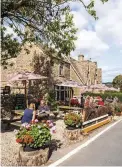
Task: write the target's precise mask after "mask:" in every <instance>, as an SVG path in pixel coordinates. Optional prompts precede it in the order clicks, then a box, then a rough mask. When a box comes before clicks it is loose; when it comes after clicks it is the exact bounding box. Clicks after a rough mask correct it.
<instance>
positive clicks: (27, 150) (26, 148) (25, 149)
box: [23, 146, 40, 152]
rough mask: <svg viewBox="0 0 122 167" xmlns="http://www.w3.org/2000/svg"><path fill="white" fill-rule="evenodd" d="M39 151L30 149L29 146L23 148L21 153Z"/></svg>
mask: <svg viewBox="0 0 122 167" xmlns="http://www.w3.org/2000/svg"><path fill="white" fill-rule="evenodd" d="M39 149H40V148H32V147H29V146H25V147H23V151H24V152H31V151H36V150H39Z"/></svg>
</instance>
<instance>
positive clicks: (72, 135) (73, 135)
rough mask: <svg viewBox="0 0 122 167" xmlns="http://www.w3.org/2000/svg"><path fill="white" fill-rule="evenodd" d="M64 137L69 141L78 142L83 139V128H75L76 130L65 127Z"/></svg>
mask: <svg viewBox="0 0 122 167" xmlns="http://www.w3.org/2000/svg"><path fill="white" fill-rule="evenodd" d="M64 137H65V138H66V140H68V141H69V142H71V141H76V142H77V141H81V140H83V135H82V134H81V129H74V130H69V129H65V130H64Z"/></svg>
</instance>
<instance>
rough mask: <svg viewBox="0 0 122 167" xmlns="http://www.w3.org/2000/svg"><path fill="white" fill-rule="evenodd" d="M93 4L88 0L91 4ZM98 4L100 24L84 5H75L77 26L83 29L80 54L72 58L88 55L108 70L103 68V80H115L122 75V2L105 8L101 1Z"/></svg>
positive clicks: (111, 0) (115, 1)
mask: <svg viewBox="0 0 122 167" xmlns="http://www.w3.org/2000/svg"><path fill="white" fill-rule="evenodd" d="M89 1H90V0H84V2H86V3H87V4H88V2H89ZM95 2H96V5H95V9H96V12H97V16H98V17H99V20H98V21H95V20H94V19H93V18H92V17H91V16H90V15H89V14H88V13H87V12H86V11H85V10H84V8H83V6H82V5H81V4H80V3H77V2H76V3H74V2H72V3H71V7H72V8H73V14H74V22H75V25H76V26H77V27H78V28H79V31H78V33H77V37H78V39H77V41H76V42H75V44H76V50H75V51H74V52H72V53H71V55H72V56H75V57H77V55H78V54H84V55H85V57H88V58H90V57H91V58H92V59H94V60H95V61H98V64H99V65H100V66H104V68H105V67H106V70H105V69H104V68H103V80H107V78H108V80H112V77H115V75H118V74H120V73H122V68H120V67H119V66H120V65H121V63H120V62H122V56H121V53H122V32H121V31H122V0H109V1H108V2H107V3H105V4H102V2H100V0H96V1H95ZM102 57H103V58H102ZM113 67H115V68H113ZM117 67H118V68H117Z"/></svg>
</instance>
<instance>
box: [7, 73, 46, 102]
mask: <svg viewBox="0 0 122 167" xmlns="http://www.w3.org/2000/svg"><path fill="white" fill-rule="evenodd" d="M46 78H47V77H45V76H41V75H39V74H34V73H32V72H19V73H16V74H13V76H11V77H10V78H9V79H8V81H9V84H11V82H13V81H24V82H23V84H24V85H25V97H26V104H27V81H29V80H39V79H46Z"/></svg>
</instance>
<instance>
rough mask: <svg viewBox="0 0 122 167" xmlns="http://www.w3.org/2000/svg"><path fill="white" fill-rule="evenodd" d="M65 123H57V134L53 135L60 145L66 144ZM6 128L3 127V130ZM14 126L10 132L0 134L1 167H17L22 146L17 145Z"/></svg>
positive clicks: (59, 121) (61, 121) (60, 121)
mask: <svg viewBox="0 0 122 167" xmlns="http://www.w3.org/2000/svg"><path fill="white" fill-rule="evenodd" d="M64 127H65V125H64V121H63V120H57V121H56V133H54V134H53V135H52V139H54V140H57V141H59V142H58V144H60V143H62V144H63V143H64V142H65V141H64V138H63V131H64ZM4 128H5V127H4V126H3V125H2V129H4ZM14 129H16V128H15V127H14V126H13V127H11V129H9V131H3V130H2V131H3V132H1V133H0V137H1V153H2V154H1V166H17V161H16V156H17V154H18V151H19V147H20V145H19V144H18V143H16V138H15V132H14Z"/></svg>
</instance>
